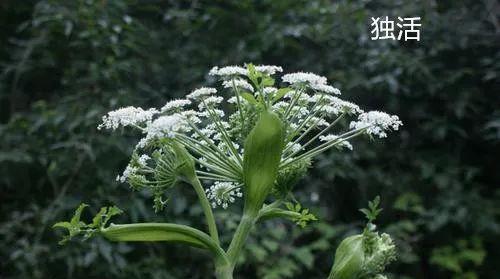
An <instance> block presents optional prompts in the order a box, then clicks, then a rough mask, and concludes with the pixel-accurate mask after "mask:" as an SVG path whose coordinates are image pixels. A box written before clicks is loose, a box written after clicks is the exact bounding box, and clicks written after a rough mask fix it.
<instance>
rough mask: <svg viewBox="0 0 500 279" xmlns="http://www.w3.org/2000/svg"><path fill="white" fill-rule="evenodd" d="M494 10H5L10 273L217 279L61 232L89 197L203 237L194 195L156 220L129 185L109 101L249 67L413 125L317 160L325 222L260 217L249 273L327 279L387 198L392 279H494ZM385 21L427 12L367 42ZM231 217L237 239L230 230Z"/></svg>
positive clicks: (316, 199)
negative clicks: (365, 217) (62, 242)
mask: <svg viewBox="0 0 500 279" xmlns="http://www.w3.org/2000/svg"><path fill="white" fill-rule="evenodd" d="M495 4H496V2H495V1H490V0H485V1H472V0H466V1H392V0H383V1H347V0H345V1H326V0H309V1H276V0H273V1H270V0H264V1H257V2H256V1H246V0H242V1H170V2H169V1H141V2H139V1H127V0H116V1H101V0H93V1H92V0H85V1H84V0H75V1H63V0H42V1H12V0H7V1H2V3H1V4H0V23H1V26H2V29H1V30H0V43H1V44H0V45H1V46H2V47H1V48H0V67H1V73H0V74H1V76H0V123H1V124H0V189H1V190H0V191H1V193H0V204H1V211H0V240H1V242H2V243H7V245H2V246H1V247H0V259H1V261H0V277H2V278H207V276H206V274H210V272H211V270H212V266H210V264H209V263H210V261H209V260H208V259H207V258H206V256H205V255H204V254H201V253H198V252H197V251H196V250H190V249H185V248H184V247H179V246H176V245H170V244H159V245H157V244H154V245H149V244H133V245H132V244H125V243H120V244H117V243H108V242H106V241H104V240H103V239H100V238H95V239H92V240H90V241H86V242H81V243H80V242H78V243H75V245H66V246H63V247H62V248H61V246H59V245H58V244H57V242H58V237H59V235H55V234H54V232H53V230H52V229H51V226H52V225H53V224H54V222H56V221H57V220H67V219H69V218H70V213H71V212H72V211H73V209H74V208H75V207H77V206H78V204H79V202H80V201H82V200H83V201H87V202H88V203H89V204H91V205H92V206H95V205H99V204H116V205H117V206H119V207H120V208H122V209H123V210H124V211H125V212H127V214H124V215H122V216H119V217H118V218H117V219H120V221H123V222H140V221H145V220H148V221H155V220H157V221H165V220H169V221H175V222H178V223H183V224H188V225H192V226H194V227H197V228H204V223H203V222H202V221H201V216H202V215H201V214H200V212H201V209H200V207H199V206H198V205H195V203H194V200H195V195H194V194H193V193H192V192H191V191H188V189H187V188H186V187H176V188H174V189H173V191H178V192H179V193H176V194H175V198H172V199H171V200H170V201H169V205H168V207H167V210H165V211H164V212H162V213H159V214H155V213H154V211H153V209H152V208H151V194H150V193H148V192H145V191H138V192H132V191H130V190H129V189H128V187H127V186H124V185H119V184H117V183H116V182H115V177H116V175H117V174H118V173H120V172H121V171H122V170H123V168H124V167H125V165H126V164H127V162H128V159H129V155H130V154H131V151H132V148H133V143H132V142H133V141H128V140H127V137H126V134H125V136H124V135H119V133H115V134H114V135H112V134H110V133H107V132H102V131H100V132H99V131H97V129H96V126H97V124H98V122H99V121H100V117H101V116H102V115H104V113H105V112H107V111H108V110H111V109H113V108H117V107H120V106H127V105H135V106H144V107H149V106H156V107H161V106H162V105H163V103H164V102H166V101H167V100H168V99H171V98H175V97H179V96H183V95H185V94H187V93H189V92H190V91H191V90H192V89H194V88H196V87H198V86H199V85H202V84H203V85H207V84H210V82H212V81H211V80H210V79H209V78H208V77H206V76H205V74H206V72H207V70H208V69H209V68H210V67H211V66H214V65H227V64H243V63H244V62H252V63H254V64H256V65H257V64H261V63H263V64H277V65H282V66H283V67H284V69H285V71H287V72H293V71H295V70H298V69H302V70H306V71H311V72H316V73H318V74H322V75H325V76H326V77H328V79H329V80H330V81H332V82H333V83H334V85H335V86H336V87H339V88H340V89H341V90H342V92H343V96H342V97H343V98H345V99H347V100H353V101H355V102H356V103H359V104H363V105H364V107H365V108H366V109H373V108H381V109H383V110H386V111H388V112H390V113H391V114H397V115H399V116H400V118H401V119H402V121H403V123H404V126H403V129H402V130H401V131H400V132H398V133H393V134H392V135H390V136H389V138H388V139H387V140H384V141H379V140H374V141H371V142H368V141H366V142H365V141H361V140H359V141H355V142H353V144H354V151H353V152H340V151H332V152H331V153H330V154H327V155H323V156H322V157H319V158H317V160H316V161H315V162H314V164H315V167H314V168H313V169H311V170H310V171H309V174H308V175H306V176H305V178H304V179H303V180H300V181H299V184H298V185H296V186H295V189H296V196H295V197H296V199H297V200H298V201H299V202H300V203H301V204H303V205H304V206H305V207H307V208H311V210H312V211H313V212H315V213H317V214H316V215H317V216H318V218H319V219H320V220H321V221H318V222H313V223H311V224H310V225H308V227H306V228H305V229H301V228H298V227H296V226H295V225H294V224H290V222H288V221H283V222H281V221H277V220H271V221H267V222H264V223H262V224H261V225H260V226H262V228H261V230H260V231H261V234H259V235H254V236H253V237H252V239H250V241H249V249H247V250H246V252H245V255H244V256H245V260H246V262H245V263H246V264H245V265H243V266H242V267H241V268H242V269H243V270H241V272H238V273H239V274H246V275H245V278H324V277H325V276H326V274H328V271H329V269H330V267H331V264H332V256H331V255H332V253H333V251H334V249H335V247H336V246H337V245H338V243H339V241H340V240H341V239H343V238H344V237H345V235H352V234H354V233H357V232H359V227H360V226H361V217H360V214H359V212H358V211H357V210H358V208H360V207H362V206H364V205H365V204H366V201H367V200H370V199H372V198H373V197H374V196H376V195H378V194H380V195H381V196H382V197H383V203H382V205H381V206H382V207H384V212H383V214H382V215H381V219H380V220H378V227H379V228H380V230H381V231H386V232H388V233H390V234H391V235H392V236H394V238H395V240H396V242H397V246H398V247H400V249H399V251H398V262H397V263H395V264H393V265H391V266H390V267H389V270H388V272H390V273H392V274H394V276H393V278H451V277H452V276H456V277H457V278H496V277H497V276H498V274H497V270H498V262H499V259H500V253H499V252H498V251H500V244H499V242H498V235H499V234H500V224H499V222H498V220H499V214H500V213H499V204H500V191H499V190H498V185H499V182H500V172H498V169H499V167H500V163H499V159H498V158H500V148H499V144H500V129H499V127H500V125H499V123H500V109H499V104H500V95H499V94H498V93H499V92H500V90H499V89H500V88H499V80H500V79H499V77H500V51H499V47H498V46H499V40H500V39H499V35H498V34H499V31H498V30H499V27H498V16H497V15H496V14H495V13H496V9H497V8H495V7H494V5H495ZM385 15H389V16H421V17H422V19H423V20H422V24H423V26H422V40H421V41H420V42H392V41H371V40H370V39H369V36H370V33H369V32H370V28H369V24H370V17H372V16H373V17H377V16H385ZM129 19H132V21H130V20H129ZM254 116H255V114H254ZM256 120H257V119H254V120H252V121H250V122H252V124H253V123H254V122H255V121H256ZM251 127H253V125H249V127H248V130H250V129H251ZM218 214H221V215H224V214H226V213H224V212H220V213H218ZM227 215H228V214H226V215H224V216H225V217H224V220H226V221H225V223H226V224H225V225H226V226H225V230H226V231H228V230H234V226H232V225H231V224H232V223H231V218H230V216H229V217H228V216H227ZM222 225H224V224H221V227H222ZM233 225H234V223H233ZM222 240H223V241H225V240H226V241H227V237H222ZM188 264H190V265H191V266H187V265H188ZM462 274H465V275H463V276H462ZM460 276H462V277H460ZM464 276H468V277H464Z"/></svg>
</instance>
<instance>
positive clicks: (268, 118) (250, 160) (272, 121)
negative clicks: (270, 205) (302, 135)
mask: <svg viewBox="0 0 500 279" xmlns="http://www.w3.org/2000/svg"><path fill="white" fill-rule="evenodd" d="M283 136H284V134H283V123H282V122H281V120H280V119H279V118H278V116H276V114H274V113H272V112H269V111H263V112H262V113H261V115H260V119H259V120H258V121H257V123H256V124H255V127H254V128H253V130H252V131H251V132H250V134H249V135H248V137H247V139H246V141H245V149H244V150H245V153H244V157H243V179H244V185H245V186H244V187H245V210H246V211H248V212H251V213H253V214H256V213H257V212H258V210H260V208H261V207H262V204H263V203H264V200H265V199H266V197H267V195H268V194H269V193H270V191H271V190H272V188H273V185H274V181H275V180H276V176H277V174H278V167H279V164H280V159H281V152H282V151H283Z"/></svg>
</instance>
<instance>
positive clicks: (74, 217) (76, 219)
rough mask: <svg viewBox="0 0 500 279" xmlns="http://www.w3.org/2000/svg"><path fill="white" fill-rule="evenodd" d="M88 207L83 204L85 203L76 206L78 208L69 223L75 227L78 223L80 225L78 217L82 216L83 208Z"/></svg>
mask: <svg viewBox="0 0 500 279" xmlns="http://www.w3.org/2000/svg"><path fill="white" fill-rule="evenodd" d="M88 206H89V205H88V204H85V203H82V204H80V206H78V208H77V209H76V210H75V214H74V215H73V218H71V221H70V223H71V224H72V225H73V226H76V225H77V224H78V223H80V217H81V215H82V211H83V209H84V208H85V207H88Z"/></svg>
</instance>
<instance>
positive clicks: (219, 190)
mask: <svg viewBox="0 0 500 279" xmlns="http://www.w3.org/2000/svg"><path fill="white" fill-rule="evenodd" d="M206 192H207V198H208V199H209V200H211V201H212V207H213V208H216V207H217V206H222V208H224V209H226V208H227V207H228V206H229V204H230V203H234V202H235V201H236V198H241V197H242V196H243V194H242V193H241V190H240V187H238V186H236V185H235V184H234V183H231V182H219V181H216V182H215V183H214V184H213V185H212V186H210V188H209V189H207V190H206Z"/></svg>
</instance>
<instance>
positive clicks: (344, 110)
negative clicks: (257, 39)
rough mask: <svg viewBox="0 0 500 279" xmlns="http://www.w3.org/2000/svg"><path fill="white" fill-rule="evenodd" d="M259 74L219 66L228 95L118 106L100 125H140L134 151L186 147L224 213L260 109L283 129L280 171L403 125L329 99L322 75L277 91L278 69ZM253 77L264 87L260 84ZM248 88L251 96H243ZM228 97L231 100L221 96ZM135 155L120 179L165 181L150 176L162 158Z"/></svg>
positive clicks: (206, 92) (201, 92)
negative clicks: (172, 143) (156, 105)
mask: <svg viewBox="0 0 500 279" xmlns="http://www.w3.org/2000/svg"><path fill="white" fill-rule="evenodd" d="M250 69H251V68H250ZM254 69H255V71H257V72H259V73H258V74H257V75H258V76H259V77H262V76H263V75H264V76H265V78H263V79H255V76H253V75H254V72H253V71H249V70H248V68H245V67H241V66H228V67H222V68H219V67H214V68H212V70H210V73H209V74H210V75H212V76H216V77H218V78H220V80H221V83H222V87H224V88H227V89H228V90H223V93H219V94H217V93H218V91H217V89H216V88H211V87H202V88H198V89H195V90H193V91H192V92H191V93H189V94H187V95H186V98H185V99H176V100H172V101H170V102H168V103H166V104H165V105H164V106H163V107H162V108H161V109H160V110H156V109H149V110H143V109H141V108H135V107H127V108H121V109H118V110H116V111H112V112H109V113H108V114H107V115H105V116H104V117H103V123H102V124H100V125H99V127H98V128H99V129H101V128H108V129H116V128H118V127H120V126H132V127H135V128H138V129H139V130H140V131H141V132H142V133H143V135H144V136H143V138H142V139H141V140H140V141H139V143H138V144H137V146H136V151H139V150H141V149H142V150H144V151H148V152H149V151H151V152H157V153H156V154H157V155H158V154H159V153H158V152H162V151H163V148H165V146H164V145H165V144H166V143H167V142H170V141H176V142H178V143H179V144H181V145H183V146H184V147H186V149H187V150H188V151H189V152H190V153H191V154H192V155H193V157H194V158H195V161H196V163H197V167H198V169H197V174H198V176H199V178H200V179H201V180H203V181H211V182H212V183H213V184H212V186H211V187H210V188H209V189H208V190H207V191H206V193H207V197H208V198H209V199H210V200H211V201H212V205H213V206H214V207H215V206H220V207H222V208H227V207H228V205H229V204H230V203H233V202H234V201H235V199H237V198H239V197H241V196H242V192H241V190H240V188H241V185H242V183H243V178H242V172H243V152H244V150H243V146H244V141H245V138H246V135H248V133H249V131H250V130H251V128H252V127H253V125H254V124H255V122H256V121H257V119H258V117H259V113H260V111H261V110H262V109H267V110H271V111H273V112H274V113H275V114H277V116H278V117H279V118H280V119H281V120H282V122H283V123H284V125H285V142H284V146H285V148H284V150H283V153H282V158H281V164H280V170H285V169H286V168H288V167H289V166H290V167H291V168H293V166H291V165H292V164H294V163H298V165H300V164H301V163H303V162H305V161H308V160H310V159H311V158H313V157H315V156H317V155H319V154H320V153H322V152H325V151H326V150H328V149H331V148H334V147H336V148H339V149H343V150H352V149H353V146H352V144H351V143H350V142H349V140H350V139H351V138H352V137H355V136H358V135H360V134H368V135H375V136H378V137H386V136H387V131H388V130H397V129H398V128H399V127H400V126H401V125H402V123H401V121H400V120H399V118H398V117H397V116H394V115H392V116H391V115H388V114H386V113H384V112H379V111H370V112H363V110H361V109H360V108H359V106H357V105H356V104H354V103H351V102H348V101H345V100H342V99H340V98H338V97H337V96H332V94H335V95H338V94H340V91H339V90H338V89H336V88H334V87H332V86H330V85H328V84H327V79H326V78H325V77H322V76H318V75H316V74H313V73H303V72H298V73H292V74H285V75H283V77H282V81H283V83H285V84H286V85H289V86H286V85H285V86H281V87H280V84H277V83H276V82H272V81H273V80H272V79H273V78H272V77H271V75H273V74H276V73H278V72H282V70H283V69H282V68H281V67H279V66H266V65H259V66H255V67H254ZM252 76H253V79H252ZM256 80H265V81H266V82H265V83H264V82H262V83H261V84H258V83H257V82H256ZM270 81H271V82H270ZM270 84H273V86H274V87H271V86H270ZM245 91H246V92H253V94H252V95H248V94H243V93H244V92H245ZM228 92H229V93H230V94H232V96H224V95H223V94H227V93H228ZM225 102H227V103H230V104H232V105H230V106H227V105H226V104H225ZM352 116H354V117H357V120H356V121H352V122H351V123H350V130H349V129H346V131H344V132H343V133H342V132H336V134H332V133H331V132H332V130H333V129H336V130H338V129H337V128H336V125H340V124H343V123H345V120H344V119H345V118H347V117H352ZM334 127H335V128H334ZM164 139H168V141H165V140H164ZM145 147H148V148H145ZM167 153H168V152H167ZM161 154H164V153H161ZM161 156H163V155H161ZM135 158H136V159H135V160H134V161H133V162H132V161H131V163H130V164H129V166H127V168H126V169H125V171H124V172H123V174H122V175H120V176H118V177H117V180H118V181H121V182H129V183H131V181H132V182H133V183H135V184H137V185H156V184H155V183H160V182H158V181H155V179H158V178H157V177H160V176H154V175H151V174H155V175H156V173H155V172H157V171H160V170H161V168H152V167H150V166H148V163H150V164H151V165H154V166H158V164H160V165H161V164H163V163H165V161H162V162H158V159H157V158H158V156H151V157H149V156H148V155H146V154H144V155H141V156H139V157H135ZM155 177H156V178H155ZM164 177H166V176H164ZM164 182H165V181H161V183H164ZM164 184H165V183H164ZM152 187H154V186H152Z"/></svg>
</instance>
